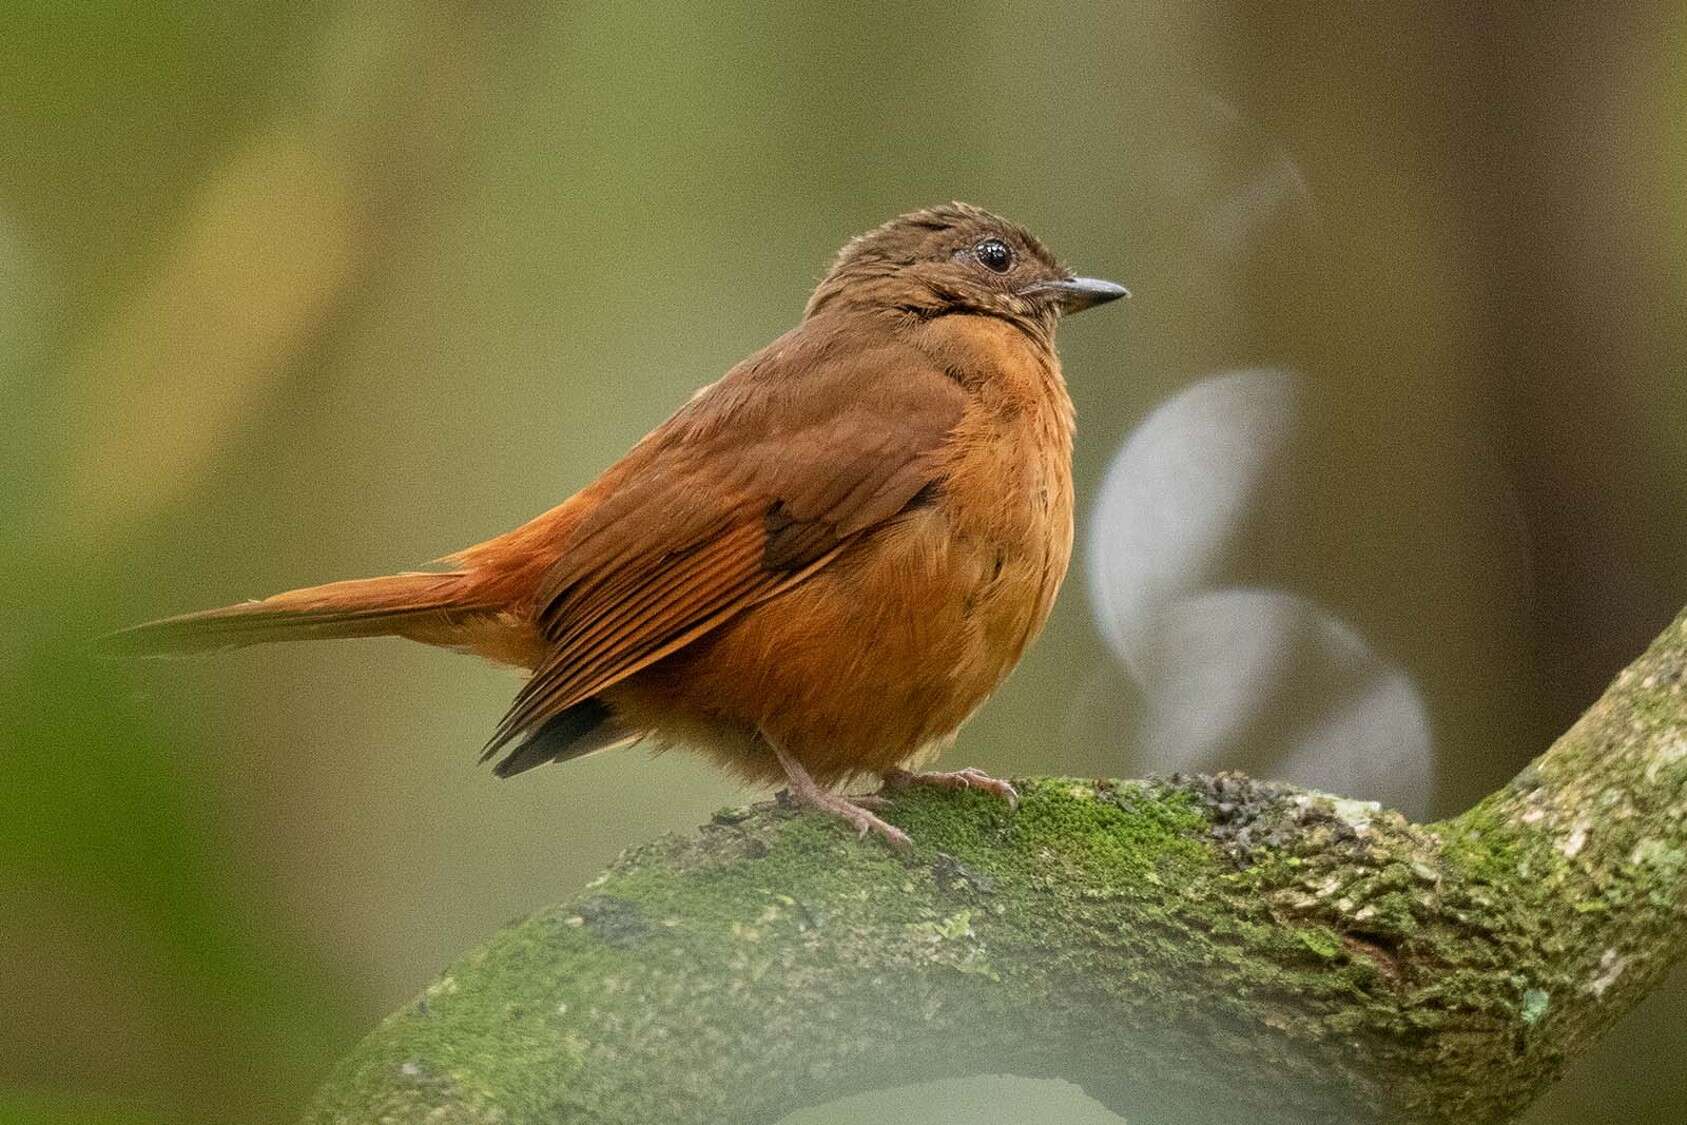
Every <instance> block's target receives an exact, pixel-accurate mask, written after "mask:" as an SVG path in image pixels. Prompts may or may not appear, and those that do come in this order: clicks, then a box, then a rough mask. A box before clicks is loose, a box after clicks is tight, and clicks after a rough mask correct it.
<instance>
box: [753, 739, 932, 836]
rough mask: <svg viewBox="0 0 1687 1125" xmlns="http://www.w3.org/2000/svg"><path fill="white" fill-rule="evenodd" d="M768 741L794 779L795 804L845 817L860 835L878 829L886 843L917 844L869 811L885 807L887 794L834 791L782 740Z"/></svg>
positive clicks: (790, 791)
mask: <svg viewBox="0 0 1687 1125" xmlns="http://www.w3.org/2000/svg"><path fill="white" fill-rule="evenodd" d="M766 741H767V745H768V747H769V748H770V749H772V751H773V754H774V757H776V758H778V759H779V764H780V765H781V766H783V767H784V768H785V777H786V779H787V780H788V781H789V782H790V785H789V787H788V788H787V789H786V790H785V796H786V797H787V798H788V799H789V800H790V802H791V804H793V805H796V806H798V807H799V808H800V807H807V808H811V809H819V810H820V811H821V812H826V813H831V814H832V815H833V816H837V817H842V818H843V819H844V820H846V821H848V822H849V823H850V824H851V825H852V826H854V828H855V834H856V835H857V836H859V837H863V838H864V837H866V835H867V833H869V832H877V833H878V834H879V835H880V836H883V837H884V839H885V843H887V844H889V845H890V846H891V847H893V848H898V849H905V848H909V847H912V846H913V844H914V841H913V840H912V839H910V838H909V836H908V833H906V832H904V831H902V829H900V828H898V827H896V825H894V824H890V823H888V822H886V821H884V820H881V819H880V818H878V817H876V816H874V815H873V814H872V813H871V812H868V811H867V810H868V807H869V806H871V807H872V808H883V807H884V806H885V805H886V804H887V803H888V802H887V801H885V800H884V798H882V797H878V796H874V795H869V796H862V797H844V796H841V795H839V794H837V793H833V792H832V791H831V790H830V789H826V788H824V787H822V786H821V785H819V784H818V783H817V782H816V781H815V780H814V779H813V778H812V777H810V776H808V771H807V770H805V769H803V768H802V764H801V763H800V762H798V761H797V760H796V759H795V758H793V757H792V756H791V755H789V754H787V753H786V752H785V751H784V750H783V749H781V748H780V746H779V744H778V743H776V742H773V741H772V740H771V739H769V740H766Z"/></svg>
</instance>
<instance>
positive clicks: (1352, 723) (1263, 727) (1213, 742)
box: [1138, 589, 1435, 817]
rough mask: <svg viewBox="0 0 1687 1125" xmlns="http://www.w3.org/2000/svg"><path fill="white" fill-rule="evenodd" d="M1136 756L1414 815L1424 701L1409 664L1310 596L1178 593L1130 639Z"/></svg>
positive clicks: (1425, 754)
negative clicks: (1135, 670)
mask: <svg viewBox="0 0 1687 1125" xmlns="http://www.w3.org/2000/svg"><path fill="white" fill-rule="evenodd" d="M1138 655H1139V660H1140V663H1141V666H1142V668H1143V674H1142V675H1141V676H1140V677H1139V678H1140V681H1141V683H1142V686H1143V689H1144V692H1145V694H1146V696H1147V699H1148V711H1149V713H1148V717H1147V723H1146V727H1147V730H1146V732H1145V737H1144V739H1143V745H1142V746H1141V748H1140V763H1139V764H1141V765H1143V766H1145V767H1146V768H1147V769H1149V770H1152V771H1154V772H1161V773H1165V772H1171V771H1174V770H1183V771H1189V772H1212V771H1214V770H1217V769H1242V770H1245V771H1247V772H1249V773H1252V774H1255V775H1257V776H1260V777H1269V778H1274V779H1280V780H1284V781H1292V782H1295V783H1297V784H1300V785H1306V786H1311V787H1313V788H1317V789H1323V790H1327V791H1330V792H1335V793H1342V794H1350V795H1354V796H1361V797H1365V798H1367V799H1371V800H1380V801H1382V802H1383V803H1384V804H1386V805H1390V806H1393V807H1395V808H1398V809H1400V810H1402V811H1403V812H1406V813H1407V814H1408V815H1411V816H1414V817H1421V816H1424V815H1425V814H1426V813H1427V812H1428V810H1429V809H1430V806H1431V800H1432V797H1433V794H1434V788H1435V766H1434V755H1433V738H1432V733H1431V728H1430V721H1429V715H1428V712H1427V710H1426V708H1425V706H1424V702H1423V699H1422V697H1421V696H1420V695H1419V693H1418V691H1417V688H1416V687H1415V686H1414V685H1413V683H1412V680H1411V678H1410V677H1409V676H1408V675H1407V674H1406V673H1405V672H1404V671H1403V670H1402V669H1401V668H1400V667H1398V666H1397V665H1395V664H1394V663H1393V662H1392V661H1389V660H1387V659H1385V658H1384V657H1382V656H1380V655H1379V654H1377V653H1376V652H1374V651H1372V650H1371V648H1370V646H1368V645H1367V644H1366V643H1365V641H1364V640H1363V639H1362V638H1361V637H1360V636H1359V635H1358V634H1357V633H1355V632H1354V631H1353V630H1352V629H1351V628H1349V627H1348V626H1347V625H1346V624H1345V623H1343V622H1342V621H1341V620H1339V619H1338V618H1336V617H1335V616H1334V615H1332V614H1330V613H1328V612H1326V611H1325V610H1324V609H1322V608H1321V607H1319V606H1318V605H1317V604H1316V603H1315V602H1313V601H1311V600H1310V599H1307V598H1302V597H1298V596H1296V595H1294V594H1289V593H1284V592H1282V591H1278V590H1256V589H1228V590H1218V591H1214V592H1211V593H1203V594H1196V595H1192V596H1189V597H1185V598H1181V599H1179V600H1178V601H1176V602H1175V603H1173V604H1172V605H1170V606H1168V607H1166V608H1165V609H1164V611H1163V612H1161V613H1160V614H1159V616H1158V619H1157V627H1156V629H1155V630H1154V634H1153V637H1152V639H1151V641H1150V642H1149V643H1148V644H1147V645H1146V646H1145V647H1144V648H1143V649H1142V650H1141V651H1140V652H1139V654H1138Z"/></svg>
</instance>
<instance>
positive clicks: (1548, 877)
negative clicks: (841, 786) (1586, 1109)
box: [309, 617, 1687, 1125]
mask: <svg viewBox="0 0 1687 1125" xmlns="http://www.w3.org/2000/svg"><path fill="white" fill-rule="evenodd" d="M1684 680H1687V617H1684V618H1683V619H1678V620H1677V621H1676V622H1675V623H1674V624H1673V625H1671V627H1670V628H1669V629H1668V630H1667V631H1666V632H1665V633H1664V635H1663V636H1662V637H1661V638H1659V640H1658V641H1657V642H1656V643H1655V644H1654V645H1653V646H1652V648H1651V649H1650V650H1649V651H1648V652H1647V653H1646V654H1645V655H1644V656H1643V657H1641V658H1640V660H1639V661H1637V662H1636V663H1635V664H1634V665H1633V666H1632V667H1631V668H1629V669H1628V670H1627V671H1625V672H1624V673H1623V674H1622V675H1621V676H1620V677H1618V679H1617V681H1616V683H1615V684H1614V685H1613V686H1612V687H1611V689H1610V690H1609V691H1608V692H1607V693H1606V695H1605V697H1604V698H1603V699H1601V700H1600V701H1599V703H1598V704H1597V705H1595V706H1594V707H1593V709H1592V710H1590V711H1589V712H1588V713H1587V715H1585V716H1584V717H1583V718H1582V719H1581V721H1580V722H1578V723H1577V724H1576V726H1575V727H1574V728H1573V729H1572V730H1571V731H1570V732H1569V733H1568V734H1566V735H1565V736H1564V737H1563V738H1561V739H1560V740H1559V741H1558V742H1557V743H1556V744H1555V745H1554V746H1553V747H1552V748H1551V749H1550V750H1548V751H1547V753H1546V754H1545V755H1543V756H1542V757H1541V758H1539V759H1538V760H1537V761H1536V762H1535V763H1534V764H1532V765H1531V766H1529V767H1528V768H1527V769H1526V770H1524V772H1523V773H1522V774H1520V775H1519V776H1518V777H1517V778H1516V779H1514V780H1513V781H1512V782H1511V783H1510V784H1509V785H1507V786H1506V787H1505V788H1504V789H1502V790H1501V791H1500V792H1498V793H1495V794H1493V795H1492V796H1490V797H1489V798H1487V799H1486V800H1485V801H1483V802H1482V803H1481V804H1479V805H1478V806H1476V807H1475V808H1473V809H1471V810H1470V811H1469V812H1467V813H1465V814H1464V815H1462V816H1460V817H1457V818H1455V819H1453V820H1450V821H1446V822H1443V823H1440V824H1432V825H1424V826H1416V825H1411V824H1408V823H1406V821H1405V820H1404V819H1403V818H1402V817H1400V816H1399V815H1398V814H1396V813H1392V812H1384V811H1380V810H1378V809H1377V808H1376V807H1375V806H1374V805H1368V804H1361V803H1358V802H1353V801H1345V800H1341V799H1337V798H1332V797H1328V796H1324V795H1320V794H1313V793H1308V792H1305V791H1302V790H1298V789H1295V788H1292V787H1289V786H1284V785H1273V784H1267V783H1261V782H1254V781H1250V780H1247V779H1245V778H1242V777H1239V776H1235V775H1221V776H1219V777H1216V778H1206V777H1199V778H1173V779H1172V780H1170V781H1148V782H1094V781H1079V780H1056V779H1047V780H1038V781H1032V782H1028V783H1025V784H1024V787H1023V792H1024V800H1023V802H1022V804H1021V806H1020V808H1019V810H1018V812H1017V813H1013V812H1009V811H1008V810H1007V809H1006V808H1005V807H1004V806H1003V805H1002V804H1001V803H1000V802H999V801H997V800H995V799H993V798H988V797H984V796H981V795H975V794H954V793H942V794H939V793H931V792H912V793H909V794H908V795H907V796H905V797H899V798H898V800H897V803H896V805H895V808H894V811H893V812H892V814H891V817H892V819H894V820H895V821H896V823H898V824H900V825H902V826H903V827H905V828H907V829H908V830H909V831H910V832H911V833H912V834H913V837H914V840H915V842H916V847H915V850H914V851H913V853H912V854H911V855H909V856H903V855H899V854H896V853H893V852H891V851H890V850H889V849H887V848H885V847H883V846H881V845H879V844H878V843H876V842H874V841H860V840H856V839H855V838H854V837H852V836H851V835H849V834H848V833H847V831H845V830H844V829H843V828H842V826H841V825H839V824H838V823H837V822H836V821H834V820H832V819H830V818H822V817H817V816H810V815H796V814H793V813H791V812H788V811H786V810H783V809H780V808H778V807H775V806H772V805H763V806H757V807H756V808H754V809H742V810H736V811H731V812H727V813H722V814H720V815H718V816H717V817H716V818H715V821H714V823H712V824H709V825H706V826H705V827H704V828H703V829H702V830H701V831H700V832H699V833H697V834H696V835H694V836H689V837H670V838H665V839H662V840H659V841H657V842H655V843H652V844H649V845H646V846H643V847H640V848H636V849H634V850H632V851H630V852H629V853H627V854H626V855H625V856H624V857H623V858H622V859H621V860H620V861H619V862H617V863H616V865H615V866H614V867H613V868H611V869H610V870H609V871H608V872H607V873H606V874H604V875H603V876H601V877H600V878H599V879H597V880H595V881H594V882H593V883H592V884H591V886H590V887H589V888H588V889H587V890H586V892H585V893H584V894H583V895H581V896H580V897H578V898H576V899H575V900H573V901H571V902H569V903H566V904H564V905H561V906H558V907H555V908H553V909H549V910H545V911H542V912H541V913H539V914H537V915H534V916H533V917H531V918H529V919H527V920H526V921H523V922H520V923H518V924H516V925H514V926H511V927H509V928H507V929H505V930H504V931H502V932H501V933H499V934H497V935H496V936H494V937H493V938H492V940H491V941H490V942H489V943H488V944H487V945H486V946H485V947H483V948H482V949H480V950H478V951H476V952H474V953H472V954H470V955H469V956H468V957H467V958H465V959H464V960H463V961H462V962H460V963H459V964H457V965H456V966H455V967H453V968H452V969H451V970H450V971H449V972H447V973H446V974H445V975H444V976H442V977H441V978H440V979H439V980H437V981H436V982H435V983H434V984H433V985H431V986H430V987H429V988H428V989H427V991H426V993H425V994H424V995H423V996H422V997H420V998H419V999H417V1000H416V1001H415V1002H414V1003H413V1004H411V1005H410V1006H408V1007H406V1008H404V1009H403V1010H402V1011H399V1012H398V1013H396V1014H394V1015H393V1016H391V1017H389V1018H388V1019H387V1021H386V1022H385V1023H383V1024H382V1025H381V1026H380V1027H379V1028H378V1029H377V1030H376V1031H375V1032H374V1033H373V1034H371V1035H370V1036H369V1037H368V1038H367V1039H366V1040H365V1041H364V1042H363V1043H362V1044H361V1045H360V1046H359V1047H358V1048H357V1049H356V1050H355V1051H354V1052H353V1053H352V1054H351V1055H350V1056H349V1057H348V1058H346V1059H345V1060H344V1061H343V1062H342V1063H341V1064H340V1066H339V1068H338V1069H337V1070H336V1072H335V1074H334V1075H333V1077H332V1078H331V1079H330V1081H329V1082H328V1084H327V1085H326V1086H325V1087H324V1088H323V1090H322V1091H321V1092H320V1094H319V1095H318V1099H317V1102H316V1104H315V1106H314V1108H313V1110H312V1112H311V1114H310V1117H309V1120H311V1121H315V1122H359V1123H361V1122H368V1121H377V1120H379V1121H412V1120H422V1119H426V1120H428V1121H432V1122H477V1123H478V1122H503V1123H513V1125H519V1123H526V1122H547V1123H549V1122H574V1121H580V1122H587V1121H589V1122H594V1123H616V1122H628V1123H631V1122H639V1123H643V1122H653V1121H662V1122H719V1121H734V1122H750V1123H755V1122H773V1121H777V1120H778V1119H779V1118H780V1117H782V1116H783V1115H785V1114H786V1113H788V1112H790V1111H791V1110H792V1109H794V1108H796V1107H798V1106H800V1105H804V1104H812V1103H815V1102H819V1101H823V1100H827V1099H830V1098H834V1097H839V1096H842V1095H845V1094H849V1093H853V1092H858V1091H861V1090H866V1089H874V1088H882V1087H884V1086H888V1085H894V1084H898V1083H902V1082H911V1081H919V1080H923V1079H930V1078H937V1077H946V1076H958V1075H967V1074H978V1073H987V1072H994V1073H1003V1072H1005V1073H1014V1074H1020V1075H1026V1076H1031V1077H1060V1078H1065V1079H1068V1080H1070V1081H1073V1082H1077V1083H1079V1084H1080V1085H1082V1086H1083V1088H1084V1089H1085V1090H1087V1091H1088V1092H1089V1093H1090V1094H1091V1095H1092V1096H1094V1097H1096V1098H1097V1099H1099V1100H1100V1101H1102V1102H1103V1103H1104V1104H1107V1105H1109V1106H1111V1107H1113V1108H1115V1109H1117V1110H1119V1111H1120V1112H1123V1113H1127V1114H1130V1115H1134V1116H1136V1117H1137V1119H1139V1120H1142V1121H1146V1122H1152V1123H1154V1125H1163V1123H1175V1122H1197V1121H1199V1122H1213V1121H1248V1122H1251V1123H1260V1122H1312V1121H1329V1122H1337V1121H1339V1122H1355V1121H1358V1122H1370V1121H1375V1122H1384V1121H1387V1122H1455V1121H1456V1122H1482V1121H1504V1120H1507V1119H1509V1118H1511V1117H1512V1116H1514V1115H1515V1114H1516V1113H1518V1112H1520V1111H1521V1109H1522V1108H1523V1107H1524V1106H1526V1105H1527V1104H1528V1103H1529V1102H1530V1101H1531V1100H1532V1099H1533V1098H1534V1097H1535V1096H1536V1095H1537V1094H1539V1093H1540V1092H1541V1091H1542V1090H1543V1089H1544V1088H1545V1087H1546V1086H1547V1085H1548V1084H1549V1083H1550V1082H1551V1081H1552V1080H1553V1079H1554V1078H1556V1077H1557V1075H1558V1074H1559V1072H1560V1070H1561V1069H1562V1066H1563V1064H1564V1062H1565V1060H1566V1059H1567V1058H1568V1057H1570V1056H1571V1055H1572V1054H1574V1053H1575V1052H1576V1051H1578V1050H1580V1049H1581V1048H1582V1047H1584V1046H1585V1045H1586V1044H1587V1043H1589V1042H1590V1041H1591V1040H1592V1039H1593V1038H1595V1037H1596V1036H1597V1035H1598V1034H1599V1033H1600V1032H1602V1031H1603V1030H1604V1029H1605V1028H1606V1027H1608V1026H1609V1025H1610V1024H1611V1023H1612V1022H1613V1021H1614V1020H1615V1019H1616V1018H1617V1017H1618V1016H1620V1015H1621V1014H1622V1013H1623V1012H1624V1011H1626V1010H1627V1009H1628V1008H1629V1007H1630V1006H1632V1005H1633V1004H1634V1002H1635V1001H1636V1000H1638V999H1639V998H1640V997H1641V996H1642V995H1644V994H1645V993H1646V992H1647V991H1648V990H1649V989H1651V988H1652V987H1653V986H1654V985H1655V984H1656V983H1657V982H1658V980H1659V978H1660V977H1661V976H1662V975H1663V973H1664V972H1665V971H1666V969H1667V968H1668V967H1669V966H1670V965H1671V964H1672V963H1673V962H1674V961H1675V960H1676V959H1678V958H1679V957H1680V955H1681V954H1682V952H1683V950H1684V948H1687V699H1684V698H1683V694H1682V685H1683V682H1684Z"/></svg>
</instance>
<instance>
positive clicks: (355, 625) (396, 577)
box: [106, 571, 491, 656]
mask: <svg viewBox="0 0 1687 1125" xmlns="http://www.w3.org/2000/svg"><path fill="white" fill-rule="evenodd" d="M467 577H468V575H467V572H465V571H449V572H443V573H429V572H413V573H406V574H391V575H386V576H384V577H381V578H356V579H352V580H351V581H348V582H330V583H328V584H327V585H325V586H311V587H307V588H305V589H302V590H289V591H288V592H287V593H285V594H276V595H275V596H274V597H269V598H265V599H263V600H262V601H252V602H240V603H238V604H236V605H230V606H223V607H222V608H220V609H207V610H201V611H200V612H198V613H185V614H182V615H181V616H179V617H166V618H164V619H163V620H161V621H149V622H147V623H146V624H144V625H135V626H132V627H130V628H128V629H122V630H120V631H118V632H116V633H112V634H110V635H109V636H108V637H107V638H106V644H107V646H108V647H109V648H110V649H111V650H113V651H116V652H120V653H126V654H129V655H134V656H165V655H171V654H178V653H196V652H216V651H219V650H222V649H231V648H241V647H244V646H246V645H255V644H265V643H269V642H273V641H309V640H325V639H329V638H338V637H384V636H408V637H414V638H416V639H417V640H433V641H435V643H444V642H445V641H446V640H447V639H448V638H449V636H450V633H451V630H452V627H453V625H455V624H456V623H458V622H460V621H461V620H463V619H464V618H467V617H470V616H476V615H479V614H481V613H484V612H486V611H487V610H489V609H490V608H491V607H490V606H482V605H477V604H475V603H474V601H473V600H472V598H470V597H469V596H468V586H469V584H468V582H467V581H466V579H467Z"/></svg>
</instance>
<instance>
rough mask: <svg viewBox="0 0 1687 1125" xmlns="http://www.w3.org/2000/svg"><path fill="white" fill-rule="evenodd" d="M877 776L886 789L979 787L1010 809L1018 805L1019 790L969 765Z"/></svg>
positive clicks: (899, 770)
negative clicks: (918, 786)
mask: <svg viewBox="0 0 1687 1125" xmlns="http://www.w3.org/2000/svg"><path fill="white" fill-rule="evenodd" d="M879 776H880V777H882V778H883V779H884V787H885V789H886V790H896V789H906V788H908V787H909V786H911V785H935V786H936V787H937V788H939V789H979V790H982V791H983V792H985V793H994V794H995V795H996V796H998V797H1001V798H1002V799H1004V800H1005V801H1007V803H1008V808H1010V809H1016V808H1018V807H1019V790H1017V789H1015V788H1014V787H1013V786H1012V785H1009V784H1008V783H1007V782H1005V781H1003V780H1002V779H1001V778H999V777H991V776H990V775H989V774H987V773H985V772H984V771H983V770H979V769H973V768H972V767H971V766H968V767H967V768H966V769H964V770H954V771H952V772H948V773H944V772H940V771H933V772H931V773H911V772H909V771H908V770H901V769H892V770H886V771H885V772H884V773H882V774H880V775H879Z"/></svg>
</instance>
